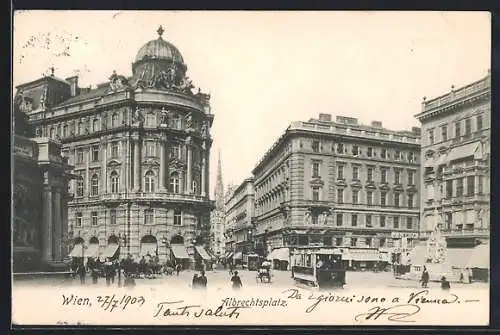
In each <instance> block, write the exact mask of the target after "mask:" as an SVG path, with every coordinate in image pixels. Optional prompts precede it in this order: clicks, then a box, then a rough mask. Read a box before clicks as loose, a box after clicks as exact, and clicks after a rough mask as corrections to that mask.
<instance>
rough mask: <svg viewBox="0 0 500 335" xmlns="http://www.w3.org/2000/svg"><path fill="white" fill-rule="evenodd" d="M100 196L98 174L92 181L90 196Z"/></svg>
mask: <svg viewBox="0 0 500 335" xmlns="http://www.w3.org/2000/svg"><path fill="white" fill-rule="evenodd" d="M98 194H99V176H98V175H97V174H95V175H93V176H92V179H91V180H90V195H92V196H95V195H98Z"/></svg>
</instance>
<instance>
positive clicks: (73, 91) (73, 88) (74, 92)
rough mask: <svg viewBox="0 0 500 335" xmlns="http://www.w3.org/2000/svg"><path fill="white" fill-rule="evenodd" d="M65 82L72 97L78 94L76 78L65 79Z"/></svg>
mask: <svg viewBox="0 0 500 335" xmlns="http://www.w3.org/2000/svg"><path fill="white" fill-rule="evenodd" d="M66 81H67V82H68V83H69V87H70V89H71V96H72V97H74V96H76V95H78V94H80V88H79V87H78V76H73V77H69V78H66Z"/></svg>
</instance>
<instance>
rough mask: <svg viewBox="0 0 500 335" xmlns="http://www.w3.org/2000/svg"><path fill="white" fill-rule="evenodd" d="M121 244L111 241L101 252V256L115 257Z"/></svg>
mask: <svg viewBox="0 0 500 335" xmlns="http://www.w3.org/2000/svg"><path fill="white" fill-rule="evenodd" d="M118 248H119V245H118V244H116V243H110V244H108V245H107V246H106V247H104V249H103V251H102V252H101V254H100V256H102V257H105V258H106V257H113V256H114V255H115V254H116V252H117V251H118Z"/></svg>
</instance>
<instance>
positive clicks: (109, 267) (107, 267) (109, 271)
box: [104, 257, 113, 286]
mask: <svg viewBox="0 0 500 335" xmlns="http://www.w3.org/2000/svg"><path fill="white" fill-rule="evenodd" d="M104 276H105V277H106V285H107V286H109V285H110V284H111V277H112V276H113V263H111V261H110V260H109V258H108V257H106V260H105V262H104Z"/></svg>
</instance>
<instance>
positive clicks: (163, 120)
mask: <svg viewBox="0 0 500 335" xmlns="http://www.w3.org/2000/svg"><path fill="white" fill-rule="evenodd" d="M160 124H168V111H167V110H166V109H165V107H162V108H161V111H160Z"/></svg>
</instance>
